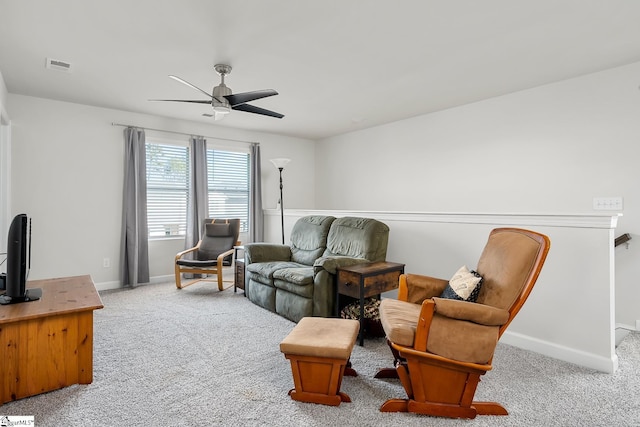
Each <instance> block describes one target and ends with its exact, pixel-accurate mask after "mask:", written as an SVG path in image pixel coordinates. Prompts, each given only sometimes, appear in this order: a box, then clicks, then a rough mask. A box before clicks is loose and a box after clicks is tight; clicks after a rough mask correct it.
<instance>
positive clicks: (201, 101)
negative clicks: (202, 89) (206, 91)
mask: <svg viewBox="0 0 640 427" xmlns="http://www.w3.org/2000/svg"><path fill="white" fill-rule="evenodd" d="M149 101H168V102H193V103H195V104H209V105H211V100H208V101H206V100H199V99H150V100H149Z"/></svg>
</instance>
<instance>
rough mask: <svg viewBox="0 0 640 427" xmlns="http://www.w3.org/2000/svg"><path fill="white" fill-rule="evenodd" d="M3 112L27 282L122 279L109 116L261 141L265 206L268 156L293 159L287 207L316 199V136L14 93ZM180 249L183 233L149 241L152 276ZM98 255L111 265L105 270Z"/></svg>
mask: <svg viewBox="0 0 640 427" xmlns="http://www.w3.org/2000/svg"><path fill="white" fill-rule="evenodd" d="M7 109H8V111H9V112H10V114H11V118H12V134H13V138H12V139H13V173H12V189H13V194H12V204H13V206H12V210H13V211H14V213H17V212H18V211H20V212H26V213H28V214H29V215H30V216H31V217H32V220H33V237H32V245H33V248H32V251H33V252H32V268H31V273H30V278H31V279H37V278H48V277H59V276H71V275H76V274H90V275H91V276H92V277H93V279H94V281H95V282H96V284H97V286H98V288H107V287H114V286H118V278H119V276H118V269H119V252H120V232H121V228H120V224H121V216H122V185H123V162H124V156H123V147H124V140H123V128H122V127H119V126H112V125H111V123H112V122H116V123H123V124H131V125H136V126H141V127H149V128H158V129H165V130H172V131H177V132H186V133H194V134H202V135H205V136H217V137H220V138H230V139H237V140H243V141H255V142H259V143H260V147H261V157H262V167H263V173H262V180H263V201H264V205H265V207H267V208H268V207H275V204H276V201H277V199H278V194H279V183H278V171H277V169H275V168H274V167H273V165H272V164H271V163H270V162H269V159H270V158H274V157H289V158H291V159H292V162H291V163H290V165H289V166H288V167H287V170H286V171H285V173H286V174H287V175H289V176H293V177H295V179H291V180H290V181H288V182H287V201H288V205H289V206H292V207H293V206H298V207H311V206H313V203H314V199H315V194H314V154H315V151H314V150H315V147H314V143H313V142H312V141H308V140H304V139H299V138H290V137H284V136H279V135H272V134H264V133H255V132H242V131H238V130H232V129H228V128H223V127H220V126H215V125H206V124H201V123H195V122H186V121H178V120H172V119H167V118H162V117H154V116H148V115H141V114H135V113H129V112H124V111H116V110H110V109H104V108H95V107H89V106H84V105H79V104H72V103H65V102H58V101H52V100H47V99H41V98H34V97H27V96H21V95H14V94H9V97H8V103H7ZM149 133H150V134H153V133H154V132H153V131H149ZM158 135H160V134H158ZM162 136H164V137H167V134H162ZM170 138H180V136H178V135H171V136H170ZM184 138H188V136H184ZM183 246H184V242H183V241H181V240H160V241H153V242H151V244H150V248H149V252H150V273H151V276H152V277H155V278H158V277H163V276H168V275H172V274H173V262H174V261H173V260H174V257H175V254H176V253H177V252H178V251H180V250H182V249H183ZM104 258H109V259H110V260H111V267H110V268H104V267H103V259H104Z"/></svg>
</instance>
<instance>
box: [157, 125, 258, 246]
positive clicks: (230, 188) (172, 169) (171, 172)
mask: <svg viewBox="0 0 640 427" xmlns="http://www.w3.org/2000/svg"><path fill="white" fill-rule="evenodd" d="M146 148H147V221H148V225H149V237H150V238H160V237H168V236H184V235H185V234H186V229H187V201H188V198H189V182H190V180H189V173H190V172H189V147H188V146H187V145H180V143H179V142H170V143H164V142H159V141H156V140H150V139H149V138H147V143H146ZM249 170H250V165H249V153H245V152H234V151H224V150H219V149H212V148H208V149H207V175H208V176H207V186H208V191H209V206H208V208H209V214H208V215H209V217H211V218H240V232H246V231H248V230H249V183H250V180H249Z"/></svg>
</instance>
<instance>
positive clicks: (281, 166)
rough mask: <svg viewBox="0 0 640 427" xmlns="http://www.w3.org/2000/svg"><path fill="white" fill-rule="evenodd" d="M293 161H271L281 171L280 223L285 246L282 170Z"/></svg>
mask: <svg viewBox="0 0 640 427" xmlns="http://www.w3.org/2000/svg"><path fill="white" fill-rule="evenodd" d="M290 161H291V159H271V163H273V166H275V167H276V168H277V169H278V171H280V223H281V225H282V244H283V245H284V202H283V201H282V170H283V169H284V167H285V166H286V165H287V163H289V162H290Z"/></svg>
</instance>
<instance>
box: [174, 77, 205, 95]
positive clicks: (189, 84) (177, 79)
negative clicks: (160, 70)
mask: <svg viewBox="0 0 640 427" xmlns="http://www.w3.org/2000/svg"><path fill="white" fill-rule="evenodd" d="M169 77H170V78H172V79H173V80H175V81H178V82H180V83H182V84H184V85H187V86H189V87H190V88H193V89H195V90H199V91H200V92H202V93H204V94H205V95H207V96H208V97H209V98H212V96H211V94H210V93H207V92H205V91H204V90H202V89H200V88H199V87H198V86H196V85H192V84H191V83H189V82H188V81H186V80H184V79H181V78H180V77H177V76H169Z"/></svg>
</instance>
